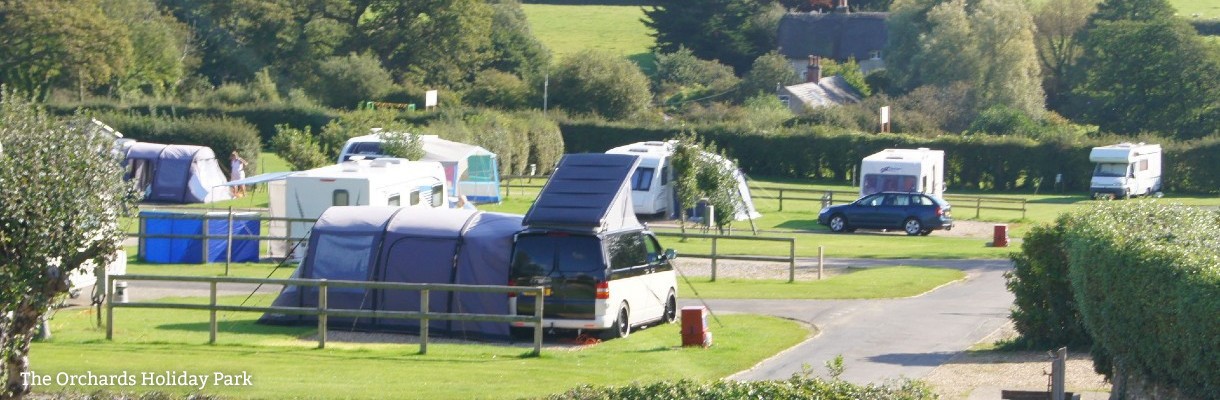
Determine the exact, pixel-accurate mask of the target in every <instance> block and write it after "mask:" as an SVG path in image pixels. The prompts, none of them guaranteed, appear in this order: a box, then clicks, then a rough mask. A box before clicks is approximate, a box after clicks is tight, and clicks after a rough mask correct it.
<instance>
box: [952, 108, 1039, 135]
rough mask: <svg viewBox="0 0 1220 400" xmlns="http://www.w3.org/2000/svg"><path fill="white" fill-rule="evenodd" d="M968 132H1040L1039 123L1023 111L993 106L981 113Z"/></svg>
mask: <svg viewBox="0 0 1220 400" xmlns="http://www.w3.org/2000/svg"><path fill="white" fill-rule="evenodd" d="M967 130H968V131H970V132H972V133H987V134H992V135H1018V134H1020V135H1031V134H1033V133H1035V132H1037V131H1038V123H1037V121H1034V119H1033V118H1031V117H1030V116H1029V115H1026V114H1025V113H1023V112H1021V110H1018V109H1015V108H1012V107H1006V106H992V107H990V108H988V109H986V110H983V112H980V113H979V116H978V117H976V118H975V119H974V122H971V123H970V128H968V129H967Z"/></svg>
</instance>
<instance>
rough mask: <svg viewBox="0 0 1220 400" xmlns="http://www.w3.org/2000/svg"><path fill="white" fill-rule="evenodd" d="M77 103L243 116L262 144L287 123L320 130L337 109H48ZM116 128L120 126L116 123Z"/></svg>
mask: <svg viewBox="0 0 1220 400" xmlns="http://www.w3.org/2000/svg"><path fill="white" fill-rule="evenodd" d="M77 107H81V108H85V109H88V110H90V111H93V112H97V113H102V114H106V115H116V114H135V115H142V116H161V117H170V118H197V117H212V118H226V117H227V118H240V119H242V120H244V121H246V122H248V123H249V124H250V125H251V126H253V127H254V128H255V129H256V132H257V134H258V138H259V140H261V141H262V143H263V144H268V143H271V138H273V137H275V132H276V131H275V126H276V125H278V124H287V125H288V126H289V127H292V128H297V129H305V128H306V127H309V128H310V131H312V132H321V131H322V127H323V126H326V124H327V123H329V122H330V121H331V120H333V119H335V118H337V117H338V113H337V112H335V111H333V110H329V109H326V108H321V107H294V106H289V105H277V104H271V105H252V106H244V107H235V108H214V107H192V106H181V105H148V106H133V107H119V106H117V105H116V104H114V103H110V102H106V103H97V104H77V105H48V107H47V108H48V109H49V110H52V112H55V113H57V114H61V115H68V114H71V113H73V112H75V111H76V109H77ZM115 128H116V129H117V128H118V127H115Z"/></svg>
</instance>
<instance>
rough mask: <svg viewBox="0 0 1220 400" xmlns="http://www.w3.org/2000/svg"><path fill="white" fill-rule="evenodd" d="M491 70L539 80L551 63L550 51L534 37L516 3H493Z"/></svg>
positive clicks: (509, 0) (514, 0)
mask: <svg viewBox="0 0 1220 400" xmlns="http://www.w3.org/2000/svg"><path fill="white" fill-rule="evenodd" d="M491 9H492V26H493V27H495V29H492V30H491V46H492V49H493V54H492V59H491V63H490V64H489V65H488V66H489V67H491V68H494V69H497V70H500V71H504V72H509V73H512V74H514V75H517V76H518V77H520V78H522V79H526V80H529V79H532V78H537V77H541V76H542V75H543V74H544V73H545V70H546V67H547V66H548V65H550V64H551V51H550V50H549V49H547V48H546V45H544V44H542V42H541V41H539V40H538V38H536V37H534V34H533V32H531V31H530V25H529V20H527V19H526V17H525V11H524V10H522V9H521V3H519V2H517V0H492V1H491Z"/></svg>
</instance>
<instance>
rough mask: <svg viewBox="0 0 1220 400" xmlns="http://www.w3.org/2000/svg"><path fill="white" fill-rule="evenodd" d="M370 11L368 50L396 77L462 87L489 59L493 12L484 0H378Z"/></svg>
mask: <svg viewBox="0 0 1220 400" xmlns="http://www.w3.org/2000/svg"><path fill="white" fill-rule="evenodd" d="M369 11H370V12H371V15H373V17H372V18H368V19H367V20H366V21H364V22H361V30H362V31H363V34H364V35H365V37H367V38H368V44H369V49H370V50H372V51H373V52H374V53H375V54H377V55H378V56H379V57H380V58H381V62H382V64H383V65H384V66H385V67H386V68H387V69H389V70H390V71H392V72H394V73H395V74H396V75H397V76H396V77H397V78H399V79H400V80H410V81H415V82H418V83H423V84H427V85H435V86H440V87H450V88H461V87H463V86H465V85H466V84H467V83H469V82H470V81H471V80H473V79H474V76H475V73H476V72H478V71H480V70H482V69H483V68H484V67H485V66H486V65H487V63H488V61H490V60H491V58H492V45H491V32H492V29H491V21H492V10H491V7H490V6H489V5H487V3H486V2H484V1H482V0H422V1H398V0H378V1H374V2H373V3H372V4H371V5H370V6H369Z"/></svg>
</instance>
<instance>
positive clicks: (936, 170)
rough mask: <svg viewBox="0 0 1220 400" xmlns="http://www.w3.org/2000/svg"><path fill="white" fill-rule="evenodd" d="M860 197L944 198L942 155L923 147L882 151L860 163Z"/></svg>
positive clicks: (943, 154) (942, 151)
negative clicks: (907, 195)
mask: <svg viewBox="0 0 1220 400" xmlns="http://www.w3.org/2000/svg"><path fill="white" fill-rule="evenodd" d="M860 176H861V179H860V197H864V196H868V195H870V194H873V193H877V192H918V193H925V194H930V195H933V196H936V197H941V196H943V195H944V194H945V152H944V150H931V149H928V148H926V147H920V148H918V149H914V150H912V149H885V150H882V151H880V152H877V153H876V154H873V155H871V156H868V157H864V161H862V162H861V163H860Z"/></svg>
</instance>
